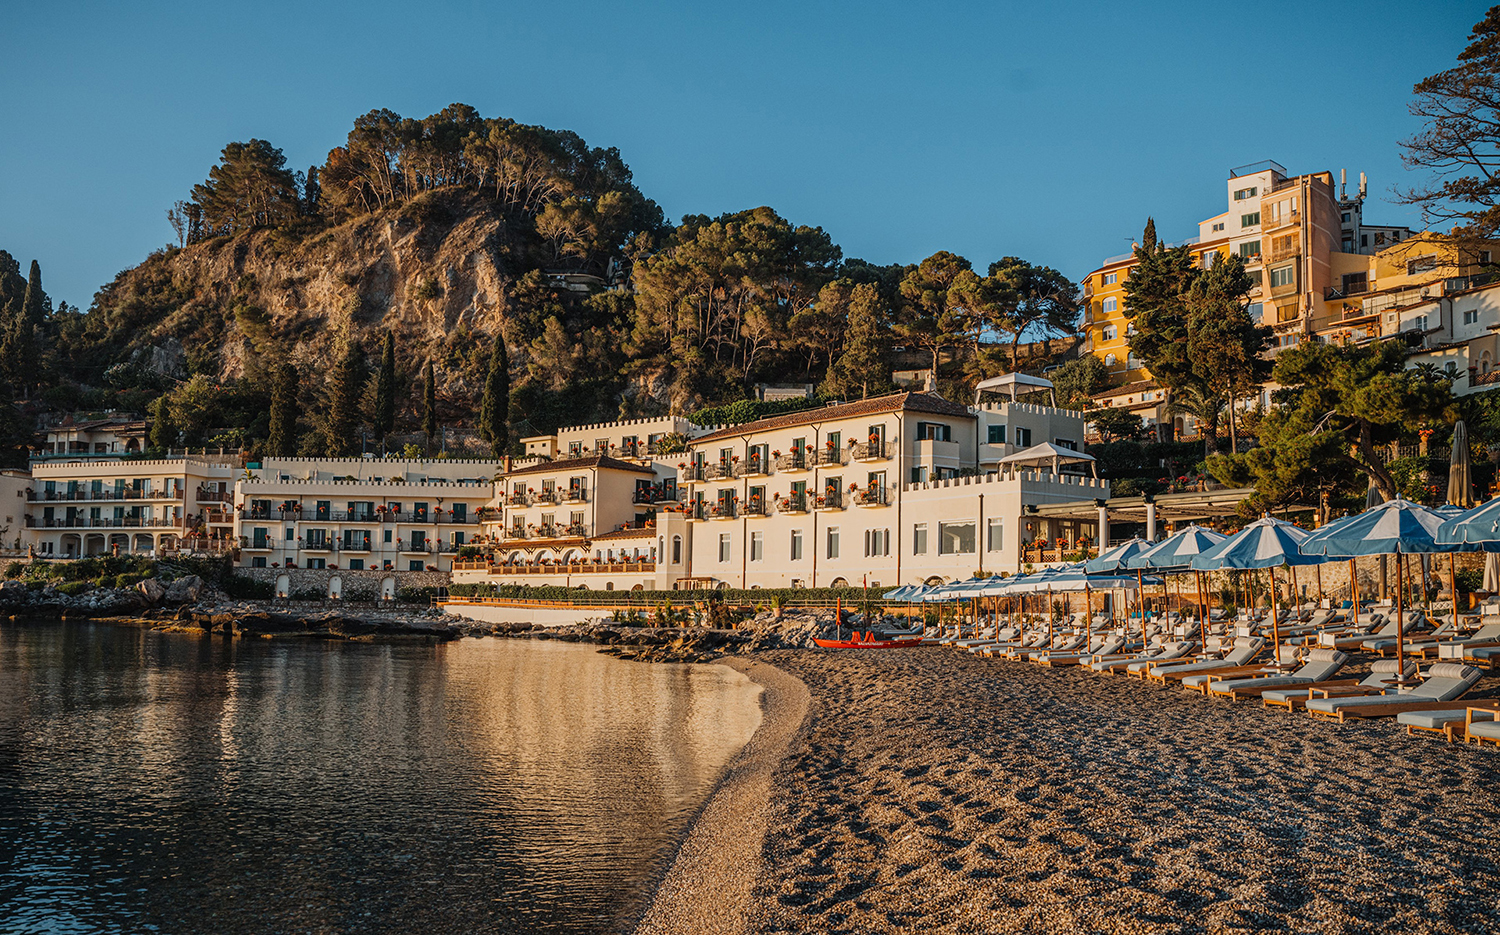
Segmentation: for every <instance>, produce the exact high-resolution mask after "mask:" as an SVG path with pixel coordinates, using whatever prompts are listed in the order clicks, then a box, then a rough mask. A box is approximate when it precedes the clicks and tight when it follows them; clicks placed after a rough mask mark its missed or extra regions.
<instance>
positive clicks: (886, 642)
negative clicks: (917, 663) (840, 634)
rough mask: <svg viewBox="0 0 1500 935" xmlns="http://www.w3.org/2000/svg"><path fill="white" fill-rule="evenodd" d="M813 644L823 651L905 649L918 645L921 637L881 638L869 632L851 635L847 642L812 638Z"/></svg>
mask: <svg viewBox="0 0 1500 935" xmlns="http://www.w3.org/2000/svg"><path fill="white" fill-rule="evenodd" d="M813 642H814V643H816V644H818V645H819V646H820V647H822V648H823V649H905V648H907V647H911V646H918V645H920V644H921V642H922V637H921V635H920V634H917V635H914V636H882V635H879V634H876V633H875V631H874V630H871V631H869V632H866V633H860V632H855V633H852V634H850V637H849V639H847V640H844V639H834V640H828V639H819V638H817V637H814V638H813Z"/></svg>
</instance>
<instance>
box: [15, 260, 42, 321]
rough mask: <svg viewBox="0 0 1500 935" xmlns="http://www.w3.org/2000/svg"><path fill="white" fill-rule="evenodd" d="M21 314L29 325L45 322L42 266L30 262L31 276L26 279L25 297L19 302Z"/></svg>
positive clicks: (34, 261) (33, 261) (35, 262)
mask: <svg viewBox="0 0 1500 935" xmlns="http://www.w3.org/2000/svg"><path fill="white" fill-rule="evenodd" d="M21 314H22V316H23V317H25V319H26V321H27V322H28V323H29V324H33V325H40V324H41V323H42V322H44V321H46V320H47V293H45V292H43V291H42V265H41V264H40V263H38V262H37V261H36V260H32V261H31V275H30V276H29V277H27V279H26V297H25V298H24V299H22V300H21Z"/></svg>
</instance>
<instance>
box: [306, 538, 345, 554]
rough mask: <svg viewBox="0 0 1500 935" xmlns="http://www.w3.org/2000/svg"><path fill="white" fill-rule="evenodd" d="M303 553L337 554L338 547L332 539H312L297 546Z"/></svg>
mask: <svg viewBox="0 0 1500 935" xmlns="http://www.w3.org/2000/svg"><path fill="white" fill-rule="evenodd" d="M298 548H299V549H301V550H302V551H304V552H337V551H338V550H339V549H338V545H337V544H336V543H335V542H334V541H333V540H332V539H314V540H312V541H310V542H307V543H305V544H303V545H299V546H298Z"/></svg>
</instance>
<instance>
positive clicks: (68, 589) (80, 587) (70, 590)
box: [57, 581, 94, 597]
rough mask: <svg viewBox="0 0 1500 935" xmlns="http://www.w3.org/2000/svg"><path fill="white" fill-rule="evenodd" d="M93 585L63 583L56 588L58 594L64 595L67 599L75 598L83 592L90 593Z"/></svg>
mask: <svg viewBox="0 0 1500 935" xmlns="http://www.w3.org/2000/svg"><path fill="white" fill-rule="evenodd" d="M93 589H94V585H93V583H92V582H89V581H64V582H63V583H62V584H60V585H58V586H57V590H58V593H60V594H66V595H67V596H68V597H77V596H78V595H80V594H82V593H84V592H85V591H92V590H93Z"/></svg>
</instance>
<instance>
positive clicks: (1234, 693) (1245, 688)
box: [1204, 679, 1359, 707]
mask: <svg viewBox="0 0 1500 935" xmlns="http://www.w3.org/2000/svg"><path fill="white" fill-rule="evenodd" d="M1267 681H1272V680H1271V679H1267ZM1357 684H1359V680H1358V679H1329V680H1328V681H1326V682H1308V683H1306V684H1304V685H1240V686H1238V687H1236V688H1231V689H1230V690H1229V691H1214V690H1213V683H1212V682H1209V683H1208V684H1207V685H1205V686H1204V688H1206V689H1208V690H1207V691H1205V692H1204V694H1207V695H1221V696H1223V697H1225V698H1232V699H1234V700H1235V701H1239V700H1240V699H1241V698H1260V696H1261V695H1264V694H1265V693H1266V692H1272V691H1292V690H1294V689H1300V688H1329V687H1333V688H1338V687H1341V686H1344V685H1357ZM1273 703H1274V704H1277V705H1278V706H1281V705H1280V703H1279V702H1269V701H1267V702H1266V706H1267V707H1269V706H1271V705H1272V704H1273ZM1287 707H1289V706H1287Z"/></svg>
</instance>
